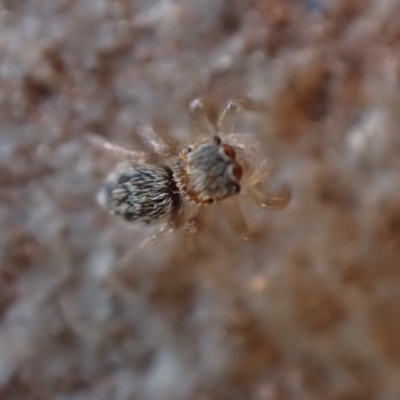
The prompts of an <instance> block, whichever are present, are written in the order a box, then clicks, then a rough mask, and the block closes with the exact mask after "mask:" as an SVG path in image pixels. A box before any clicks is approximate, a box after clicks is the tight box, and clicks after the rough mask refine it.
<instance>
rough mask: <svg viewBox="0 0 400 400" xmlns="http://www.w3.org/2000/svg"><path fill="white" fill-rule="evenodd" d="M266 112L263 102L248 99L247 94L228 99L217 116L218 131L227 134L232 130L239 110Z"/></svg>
mask: <svg viewBox="0 0 400 400" xmlns="http://www.w3.org/2000/svg"><path fill="white" fill-rule="evenodd" d="M242 110H245V111H255V112H266V110H267V108H266V106H265V105H264V104H262V103H260V102H257V101H255V100H252V99H250V98H249V97H247V96H239V97H235V98H234V99H232V100H230V101H229V102H228V104H227V105H226V107H225V108H224V109H223V111H222V112H221V114H220V116H219V118H218V123H217V127H218V131H219V132H221V133H222V134H229V133H231V132H233V131H234V128H235V122H236V118H237V116H238V114H239V112H240V111H242Z"/></svg>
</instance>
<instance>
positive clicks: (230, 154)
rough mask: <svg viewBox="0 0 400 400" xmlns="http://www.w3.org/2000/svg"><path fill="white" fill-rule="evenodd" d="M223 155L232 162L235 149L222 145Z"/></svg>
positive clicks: (234, 156)
mask: <svg viewBox="0 0 400 400" xmlns="http://www.w3.org/2000/svg"><path fill="white" fill-rule="evenodd" d="M222 147H223V149H224V152H225V154H226V155H227V156H228V157H229V158H231V159H232V160H234V159H235V158H236V152H235V149H234V148H233V147H232V146H229V145H228V144H224V145H222Z"/></svg>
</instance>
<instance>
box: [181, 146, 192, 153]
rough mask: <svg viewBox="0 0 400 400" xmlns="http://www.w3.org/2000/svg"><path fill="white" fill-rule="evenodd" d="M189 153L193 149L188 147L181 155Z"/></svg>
mask: <svg viewBox="0 0 400 400" xmlns="http://www.w3.org/2000/svg"><path fill="white" fill-rule="evenodd" d="M191 151H193V149H192V148H191V147H190V146H189V147H186V148H185V149H183V154H187V153H190V152H191Z"/></svg>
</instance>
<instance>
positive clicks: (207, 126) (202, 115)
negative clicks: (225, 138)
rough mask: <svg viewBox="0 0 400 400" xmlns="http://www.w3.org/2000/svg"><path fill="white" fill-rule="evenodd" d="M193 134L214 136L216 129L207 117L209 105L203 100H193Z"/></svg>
mask: <svg viewBox="0 0 400 400" xmlns="http://www.w3.org/2000/svg"><path fill="white" fill-rule="evenodd" d="M189 109H190V119H191V125H192V129H193V132H194V133H195V134H196V135H198V136H200V135H208V136H214V135H215V134H216V132H215V128H214V126H213V125H212V123H211V121H210V119H209V118H208V116H207V104H206V102H205V101H204V100H203V99H201V98H196V99H194V100H192V102H191V103H190V106H189Z"/></svg>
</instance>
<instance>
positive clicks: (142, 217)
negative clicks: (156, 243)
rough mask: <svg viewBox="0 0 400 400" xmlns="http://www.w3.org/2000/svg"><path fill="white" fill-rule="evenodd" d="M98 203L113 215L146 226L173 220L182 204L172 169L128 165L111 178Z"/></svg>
mask: <svg viewBox="0 0 400 400" xmlns="http://www.w3.org/2000/svg"><path fill="white" fill-rule="evenodd" d="M98 200H99V203H100V204H101V205H102V206H103V207H104V208H105V209H106V210H107V211H108V212H109V213H110V214H113V215H118V216H120V217H122V218H123V219H125V220H127V221H129V222H144V223H146V224H151V223H156V222H158V221H160V220H162V219H164V218H166V217H168V216H170V215H171V214H172V213H174V212H176V211H177V210H178V209H179V207H180V204H181V200H180V195H179V192H178V190H177V188H176V185H175V182H174V179H173V173H172V171H171V169H170V168H169V167H167V166H162V165H152V164H135V163H132V162H129V161H126V162H123V163H120V164H119V165H117V167H116V168H115V169H114V170H113V171H112V172H111V173H110V174H109V176H108V177H107V179H106V181H105V183H104V185H103V187H102V188H101V190H100V192H99V194H98Z"/></svg>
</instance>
